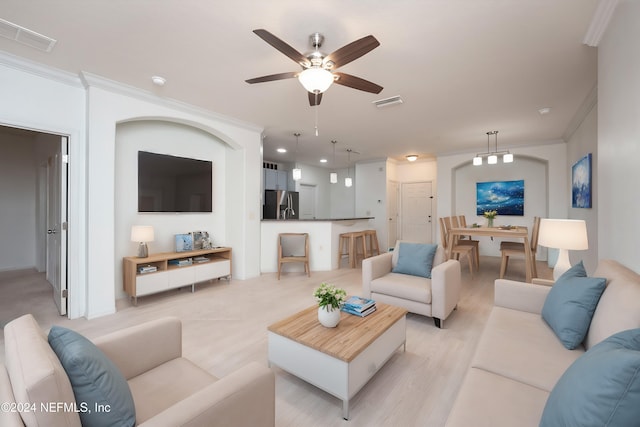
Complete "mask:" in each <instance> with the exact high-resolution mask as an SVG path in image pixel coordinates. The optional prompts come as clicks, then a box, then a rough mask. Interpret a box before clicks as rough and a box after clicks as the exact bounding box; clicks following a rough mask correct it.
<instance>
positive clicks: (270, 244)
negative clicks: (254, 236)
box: [260, 217, 375, 273]
mask: <svg viewBox="0 0 640 427" xmlns="http://www.w3.org/2000/svg"><path fill="white" fill-rule="evenodd" d="M373 219H374V218H373V217H355V218H320V219H263V220H262V222H261V227H260V229H261V233H260V271H261V272H263V273H270V272H275V271H278V234H280V233H309V267H310V269H311V271H312V272H313V271H329V270H335V269H337V268H338V243H339V237H340V234H342V233H348V232H351V231H362V230H370V229H373V228H375V227H374V221H373ZM284 268H285V269H286V271H301V272H302V271H303V269H304V267H303V264H302V263H291V264H288V265H285V266H284Z"/></svg>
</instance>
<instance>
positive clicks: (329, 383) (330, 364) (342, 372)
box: [268, 303, 407, 420]
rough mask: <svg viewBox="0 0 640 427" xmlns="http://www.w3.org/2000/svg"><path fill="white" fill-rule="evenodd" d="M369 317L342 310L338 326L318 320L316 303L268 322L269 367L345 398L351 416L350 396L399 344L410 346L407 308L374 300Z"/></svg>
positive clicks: (344, 411) (344, 413) (346, 416)
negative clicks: (274, 366) (325, 325)
mask: <svg viewBox="0 0 640 427" xmlns="http://www.w3.org/2000/svg"><path fill="white" fill-rule="evenodd" d="M376 306H377V310H376V311H375V312H374V313H373V314H370V315H369V316H367V317H358V316H354V315H351V314H347V313H341V318H340V324H339V325H338V326H337V327H336V328H325V327H324V326H322V325H320V323H319V322H318V308H317V306H313V307H309V308H308V309H306V310H303V311H301V312H299V313H296V314H294V315H293V316H290V317H287V318H286V319H283V320H281V321H279V322H276V323H274V324H272V325H271V326H269V328H268V330H269V332H268V341H269V365H276V366H278V367H280V368H281V369H283V370H285V371H287V372H289V373H291V374H293V375H295V376H297V377H298V378H301V379H303V380H305V381H306V382H308V383H310V384H312V385H314V386H316V387H318V388H319V389H321V390H324V391H326V392H327V393H329V394H331V395H333V396H335V397H337V398H338V399H341V400H342V417H343V418H344V419H345V420H348V419H349V400H350V399H351V398H352V397H353V396H355V394H356V393H357V392H358V391H360V389H361V388H362V387H363V386H364V385H365V384H366V383H367V381H369V380H370V379H371V378H372V377H373V376H374V375H375V374H376V372H378V370H379V369H380V368H381V367H382V366H383V365H384V364H385V363H386V362H387V360H389V358H390V357H391V355H392V354H393V353H394V352H395V351H396V350H397V349H398V348H399V347H400V346H405V348H406V314H407V311H406V310H405V309H403V308H399V307H394V306H391V305H387V304H382V303H376Z"/></svg>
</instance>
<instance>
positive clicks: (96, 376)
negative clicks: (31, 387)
mask: <svg viewBox="0 0 640 427" xmlns="http://www.w3.org/2000/svg"><path fill="white" fill-rule="evenodd" d="M48 339H49V344H50V345H51V348H53V351H54V352H55V353H56V355H57V356H58V359H60V363H61V364H62V367H63V368H64V370H65V371H66V372H67V376H68V377H69V381H71V387H72V388H73V394H74V395H75V397H76V404H77V405H78V410H79V412H80V421H81V422H82V425H83V426H92V427H93V426H95V427H103V426H104V427H107V426H121V427H128V426H131V427H133V426H135V425H136V410H135V407H134V403H133V396H132V395H131V390H129V384H127V380H125V378H124V376H122V373H121V372H120V371H119V370H118V368H117V367H116V366H115V365H114V364H113V362H111V361H110V360H109V359H108V358H107V356H105V354H104V353H103V352H102V351H101V350H100V349H99V348H98V347H96V346H95V344H93V343H92V342H91V341H89V340H88V339H86V338H85V337H83V336H82V335H80V334H78V333H77V332H74V331H72V330H70V329H66V328H62V327H59V326H54V327H52V328H51V330H50V331H49V338H48Z"/></svg>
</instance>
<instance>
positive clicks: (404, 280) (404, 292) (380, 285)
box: [370, 273, 431, 304]
mask: <svg viewBox="0 0 640 427" xmlns="http://www.w3.org/2000/svg"><path fill="white" fill-rule="evenodd" d="M370 287H371V292H374V293H378V294H385V295H393V296H394V297H398V298H401V299H407V300H411V301H417V302H420V303H423V304H431V279H426V278H424V277H420V276H411V275H408V274H400V273H387V274H385V275H384V276H382V277H379V278H377V279H375V280H372V281H371V284H370Z"/></svg>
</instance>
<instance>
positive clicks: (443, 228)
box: [440, 217, 475, 277]
mask: <svg viewBox="0 0 640 427" xmlns="http://www.w3.org/2000/svg"><path fill="white" fill-rule="evenodd" d="M450 228H451V218H450V217H445V218H440V238H441V241H442V247H443V248H444V250H445V251H448V249H449V246H448V245H449V229H450ZM458 241H459V239H458V238H457V236H456V238H455V239H453V243H452V248H451V254H452V255H453V257H454V258H455V259H457V260H460V255H464V256H466V257H467V261H468V262H469V273H470V274H471V277H473V264H474V262H475V255H474V251H475V248H474V247H473V246H472V245H459V244H458Z"/></svg>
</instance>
